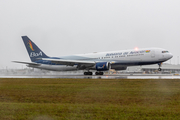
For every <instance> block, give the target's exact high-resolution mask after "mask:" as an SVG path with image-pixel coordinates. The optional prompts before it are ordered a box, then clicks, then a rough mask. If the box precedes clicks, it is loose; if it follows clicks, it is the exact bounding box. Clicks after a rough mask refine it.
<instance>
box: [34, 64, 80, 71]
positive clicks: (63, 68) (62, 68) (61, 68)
mask: <svg viewBox="0 0 180 120" xmlns="http://www.w3.org/2000/svg"><path fill="white" fill-rule="evenodd" d="M36 68H39V69H45V70H52V71H73V70H77V66H66V65H41V66H39V67H36Z"/></svg>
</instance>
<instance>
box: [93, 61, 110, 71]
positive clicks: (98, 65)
mask: <svg viewBox="0 0 180 120" xmlns="http://www.w3.org/2000/svg"><path fill="white" fill-rule="evenodd" d="M109 69H110V63H109V62H101V63H96V70H97V71H106V70H109Z"/></svg>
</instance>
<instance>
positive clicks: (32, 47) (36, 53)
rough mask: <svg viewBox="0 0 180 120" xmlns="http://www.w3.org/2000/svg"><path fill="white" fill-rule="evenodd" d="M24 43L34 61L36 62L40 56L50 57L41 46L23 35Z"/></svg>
mask: <svg viewBox="0 0 180 120" xmlns="http://www.w3.org/2000/svg"><path fill="white" fill-rule="evenodd" d="M22 39H23V41H24V45H25V46H26V49H27V52H28V54H29V57H30V59H31V61H32V62H36V61H38V60H39V59H38V58H49V57H48V56H47V55H46V54H45V53H44V52H43V51H42V50H41V49H39V47H38V46H37V45H36V44H35V43H34V42H32V41H31V40H30V39H29V38H28V37H27V36H22Z"/></svg>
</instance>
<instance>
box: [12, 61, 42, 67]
mask: <svg viewBox="0 0 180 120" xmlns="http://www.w3.org/2000/svg"><path fill="white" fill-rule="evenodd" d="M12 62H15V63H22V64H27V65H34V66H35V65H37V66H39V65H41V64H38V63H33V62H21V61H12Z"/></svg>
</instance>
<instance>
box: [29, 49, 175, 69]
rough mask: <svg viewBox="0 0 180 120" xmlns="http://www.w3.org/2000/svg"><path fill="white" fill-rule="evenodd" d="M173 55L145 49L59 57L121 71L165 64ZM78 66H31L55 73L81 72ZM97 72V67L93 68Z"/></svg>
mask: <svg viewBox="0 0 180 120" xmlns="http://www.w3.org/2000/svg"><path fill="white" fill-rule="evenodd" d="M172 56H173V55H172V54H171V53H170V52H168V51H167V50H165V49H161V48H145V49H139V50H120V51H110V52H98V53H88V54H77V55H71V56H61V57H58V58H60V59H63V60H81V61H83V60H84V61H94V62H95V63H98V62H109V63H110V64H111V69H115V70H121V68H123V67H127V66H136V65H150V64H158V63H162V62H165V61H167V60H169V59H170V58H172ZM77 66H78V65H72V66H71V65H63V64H46V62H45V63H44V64H43V63H42V64H41V65H39V66H33V65H29V67H35V68H39V69H46V70H54V71H72V70H81V69H79V68H78V67H77ZM91 69H92V70H95V66H93V67H91Z"/></svg>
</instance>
